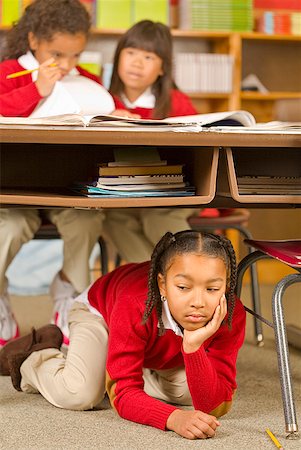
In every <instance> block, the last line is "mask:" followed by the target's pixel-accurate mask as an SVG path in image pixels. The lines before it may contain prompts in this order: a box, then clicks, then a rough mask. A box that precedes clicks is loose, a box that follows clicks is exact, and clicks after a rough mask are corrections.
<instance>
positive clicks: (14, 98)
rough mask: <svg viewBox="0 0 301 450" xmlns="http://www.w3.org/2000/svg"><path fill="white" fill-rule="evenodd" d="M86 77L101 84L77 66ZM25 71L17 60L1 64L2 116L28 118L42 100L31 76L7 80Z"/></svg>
mask: <svg viewBox="0 0 301 450" xmlns="http://www.w3.org/2000/svg"><path fill="white" fill-rule="evenodd" d="M76 68H77V70H78V71H79V73H80V74H81V75H83V76H84V77H87V78H90V79H91V80H94V81H96V82H97V83H99V84H101V82H100V79H99V78H98V77H96V76H95V75H92V74H91V73H90V72H88V71H86V70H84V69H82V68H81V67H79V66H77V67H76ZM21 70H24V67H22V66H21V65H20V64H19V62H18V61H17V60H16V59H10V60H6V61H3V62H2V63H1V64H0V114H1V115H2V116H19V117H28V116H29V115H30V114H31V113H32V112H33V110H34V109H35V108H36V106H37V104H38V103H39V102H40V100H42V98H43V97H42V96H41V95H40V94H39V92H38V90H37V88H36V84H35V83H34V82H33V81H32V77H31V74H28V75H23V76H22V77H17V78H11V79H6V76H7V75H9V74H11V73H14V72H19V71H21Z"/></svg>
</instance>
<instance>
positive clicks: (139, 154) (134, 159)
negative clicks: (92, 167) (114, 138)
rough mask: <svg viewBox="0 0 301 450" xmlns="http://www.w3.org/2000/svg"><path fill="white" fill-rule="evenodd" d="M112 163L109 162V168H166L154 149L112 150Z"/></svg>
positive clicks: (128, 148)
mask: <svg viewBox="0 0 301 450" xmlns="http://www.w3.org/2000/svg"><path fill="white" fill-rule="evenodd" d="M113 153H114V161H109V162H108V166H109V167H115V166H166V165H167V161H166V160H162V159H161V157H160V153H159V151H158V149H157V148H156V147H147V148H146V147H121V148H118V147H117V148H114V150H113Z"/></svg>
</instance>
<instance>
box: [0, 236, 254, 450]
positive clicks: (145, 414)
mask: <svg viewBox="0 0 301 450" xmlns="http://www.w3.org/2000/svg"><path fill="white" fill-rule="evenodd" d="M235 284H236V258H235V253H234V250H233V247H232V245H231V243H230V241H228V240H227V239H225V238H224V237H220V236H215V235H213V234H207V233H201V232H198V231H191V230H186V231H182V232H179V233H176V234H172V233H166V234H165V235H164V236H163V237H162V238H161V240H160V241H159V242H158V244H157V246H156V247H155V249H154V251H153V254H152V257H151V261H147V262H144V263H136V264H135V263H134V264H126V265H124V266H121V267H119V268H118V269H115V270H114V271H112V272H111V273H109V274H107V275H105V276H103V277H101V278H99V279H98V280H97V281H96V282H95V283H94V284H93V285H92V286H90V287H89V288H88V289H87V290H86V291H85V292H84V293H82V294H81V295H80V296H79V297H77V299H75V300H74V304H73V306H72V308H71V309H70V313H69V326H70V346H69V349H68V353H67V356H66V357H65V355H64V354H63V353H62V352H61V351H60V346H61V342H62V336H61V331H60V330H59V328H57V327H56V326H55V325H48V326H44V327H42V328H40V329H38V330H33V331H32V333H31V335H27V336H24V337H22V338H19V339H18V340H14V341H12V342H9V343H8V344H6V346H4V347H3V348H2V350H1V351H0V374H2V375H10V376H11V379H12V382H13V385H14V387H15V388H16V389H17V390H21V391H23V392H26V393H28V394H33V393H37V392H40V393H41V394H42V395H43V396H44V398H45V399H46V400H47V401H48V402H50V403H51V404H52V405H54V406H56V407H58V408H67V409H70V410H87V409H92V408H93V407H95V406H97V405H98V406H99V405H100V403H101V402H102V400H103V398H104V396H105V392H107V393H108V395H109V398H110V402H111V405H112V407H113V408H114V410H115V411H116V412H117V413H118V414H119V415H120V416H121V417H123V418H124V419H127V420H129V421H132V422H136V423H141V424H144V425H149V426H152V427H155V428H158V429H160V430H172V431H174V432H176V433H178V434H179V435H180V436H183V437H184V438H187V439H207V438H210V437H213V436H214V435H215V433H216V431H217V428H218V427H219V425H220V422H219V421H218V420H217V417H219V416H222V415H223V414H226V413H227V412H228V411H229V409H230V408H231V404H232V401H233V396H234V393H235V391H236V388H237V384H236V360H237V355H238V351H239V349H240V347H241V346H242V344H243V340H244V334H245V321H246V313H245V310H244V307H243V305H242V303H241V301H240V300H239V299H237V298H236V297H235V294H234V289H235ZM24 400H25V399H24ZM185 405H187V406H190V407H192V408H189V410H188V409H186V410H185V409H183V406H185ZM94 414H98V415H99V420H100V421H101V414H102V410H101V409H100V410H99V411H98V412H95V413H94ZM162 437H163V435H162ZM163 438H164V437H163ZM162 447H163V448H164V443H163V442H162ZM176 447H177V445H175V448H176Z"/></svg>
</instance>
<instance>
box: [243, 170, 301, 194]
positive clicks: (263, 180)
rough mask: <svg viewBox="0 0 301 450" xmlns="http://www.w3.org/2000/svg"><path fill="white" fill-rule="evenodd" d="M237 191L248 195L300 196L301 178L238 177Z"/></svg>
mask: <svg viewBox="0 0 301 450" xmlns="http://www.w3.org/2000/svg"><path fill="white" fill-rule="evenodd" d="M237 185H238V191H239V193H240V194H248V195H254V194H256V195H259V194H261V195H301V177H283V176H268V175H267V176H254V175H253V176H240V177H238V178H237Z"/></svg>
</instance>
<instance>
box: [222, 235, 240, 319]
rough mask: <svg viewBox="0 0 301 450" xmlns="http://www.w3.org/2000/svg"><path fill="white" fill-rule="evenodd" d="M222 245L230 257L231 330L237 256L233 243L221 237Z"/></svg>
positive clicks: (228, 293)
mask: <svg viewBox="0 0 301 450" xmlns="http://www.w3.org/2000/svg"><path fill="white" fill-rule="evenodd" d="M219 238H220V240H221V243H222V245H223V247H224V249H225V251H226V252H227V254H228V256H229V263H230V267H229V279H228V292H227V300H228V321H227V322H228V326H229V328H231V326H232V317H233V312H234V307H235V300H236V298H235V286H236V278H237V265H236V255H235V251H234V248H233V246H232V243H231V241H230V240H229V239H227V238H226V237H224V236H219Z"/></svg>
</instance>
